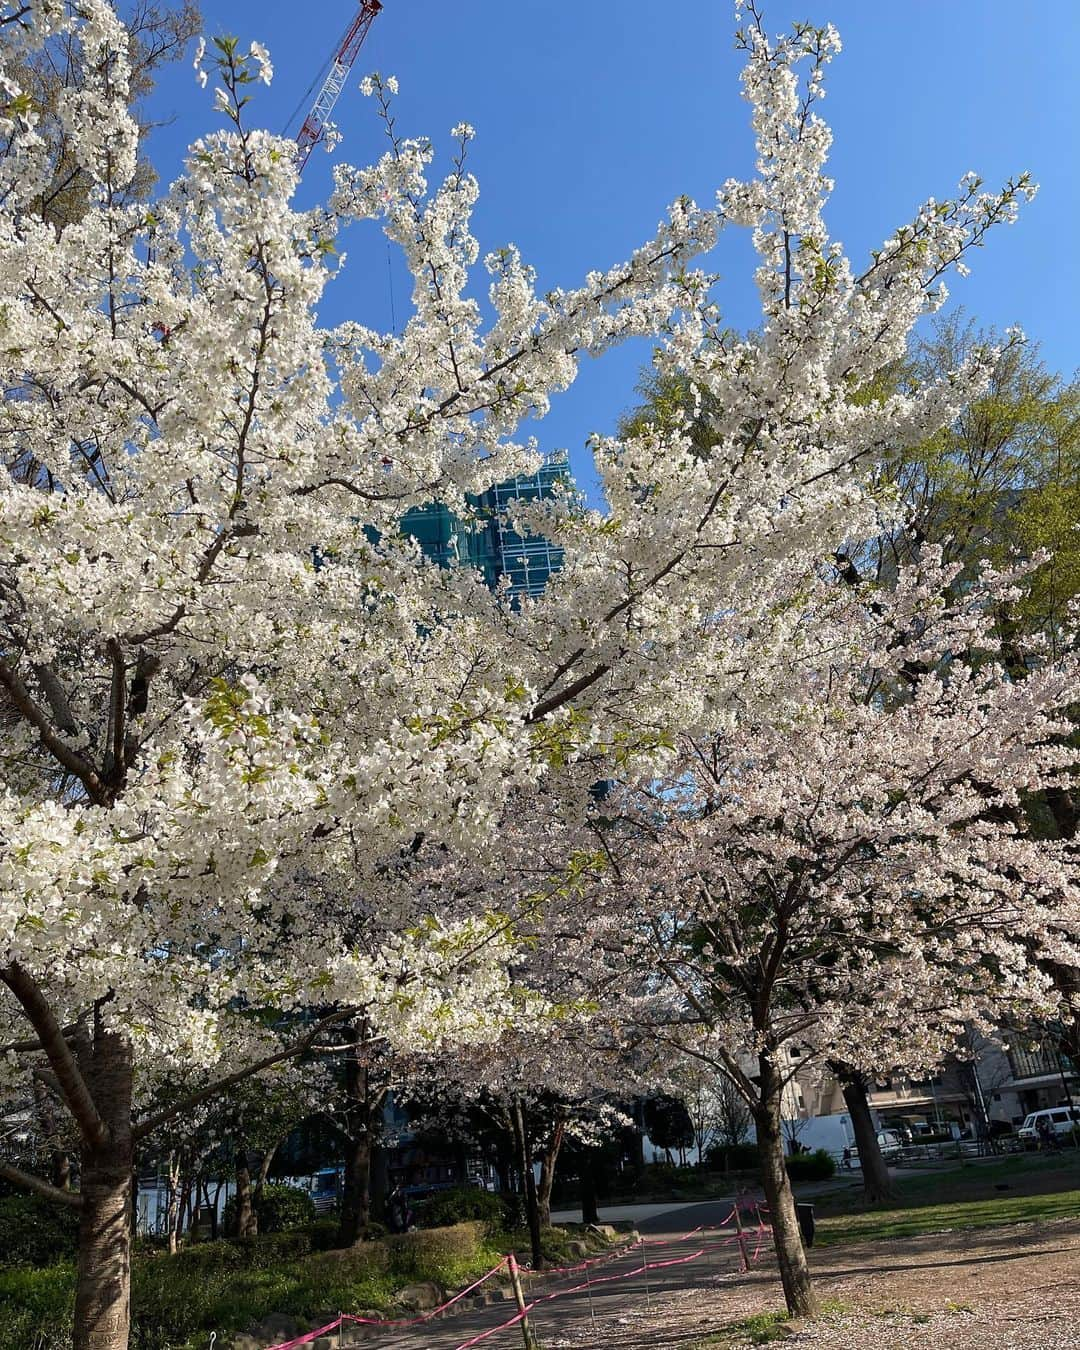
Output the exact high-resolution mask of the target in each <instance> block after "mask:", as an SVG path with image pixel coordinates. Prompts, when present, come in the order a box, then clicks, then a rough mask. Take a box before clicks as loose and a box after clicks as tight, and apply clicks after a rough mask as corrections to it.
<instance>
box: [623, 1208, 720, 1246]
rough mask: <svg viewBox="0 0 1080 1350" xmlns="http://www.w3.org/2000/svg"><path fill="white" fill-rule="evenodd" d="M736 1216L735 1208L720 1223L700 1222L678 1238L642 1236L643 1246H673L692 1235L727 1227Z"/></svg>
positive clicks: (687, 1239)
mask: <svg viewBox="0 0 1080 1350" xmlns="http://www.w3.org/2000/svg"><path fill="white" fill-rule="evenodd" d="M734 1218H735V1211H734V1209H733V1210H732V1211H731V1213H730V1214H729V1215H728V1216H727V1218H726V1219H721V1220H720V1222H719V1223H710V1224H704V1223H699V1224H698V1226H697V1227H696V1228H691V1230H690V1232H689V1233H684V1234H683V1235H682V1237H677V1238H642V1239H641V1243H642V1246H645V1247H672V1246H674V1245H675V1243H677V1242H689V1241H690V1239H691V1238H692V1237H697V1235H698V1234H699V1233H716V1232H719V1230H720V1229H721V1228H726V1227H727V1226H728V1224H730V1223H731V1222H732V1220H733V1219H734Z"/></svg>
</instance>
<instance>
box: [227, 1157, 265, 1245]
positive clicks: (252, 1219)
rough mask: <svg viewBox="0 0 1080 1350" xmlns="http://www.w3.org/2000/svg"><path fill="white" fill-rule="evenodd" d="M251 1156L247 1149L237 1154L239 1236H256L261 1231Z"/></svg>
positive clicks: (237, 1234) (237, 1217)
mask: <svg viewBox="0 0 1080 1350" xmlns="http://www.w3.org/2000/svg"><path fill="white" fill-rule="evenodd" d="M250 1164H251V1158H250V1155H249V1154H248V1152H247V1150H246V1149H241V1150H240V1151H239V1152H238V1153H237V1155H236V1217H235V1219H234V1220H233V1223H234V1225H235V1230H236V1236H237V1237H254V1236H255V1235H256V1233H258V1231H259V1218H258V1215H257V1214H256V1213H255V1204H254V1197H253V1195H252V1190H251V1165H250Z"/></svg>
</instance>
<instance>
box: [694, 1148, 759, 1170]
mask: <svg viewBox="0 0 1080 1350" xmlns="http://www.w3.org/2000/svg"><path fill="white" fill-rule="evenodd" d="M705 1162H706V1164H707V1165H708V1166H709V1167H711V1168H715V1169H716V1170H717V1171H719V1172H756V1171H758V1169H759V1168H760V1167H761V1155H760V1154H759V1153H758V1146H757V1144H713V1145H712V1147H711V1148H708V1149H706V1151H705Z"/></svg>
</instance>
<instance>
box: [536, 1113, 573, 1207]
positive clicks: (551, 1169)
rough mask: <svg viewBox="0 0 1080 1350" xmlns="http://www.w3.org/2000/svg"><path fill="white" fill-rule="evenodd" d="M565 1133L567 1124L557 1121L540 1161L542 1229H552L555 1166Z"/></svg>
mask: <svg viewBox="0 0 1080 1350" xmlns="http://www.w3.org/2000/svg"><path fill="white" fill-rule="evenodd" d="M565 1133H566V1125H565V1123H564V1122H563V1121H561V1120H559V1121H556V1123H555V1128H554V1129H553V1130H552V1132H551V1139H550V1141H549V1142H548V1146H547V1148H546V1149H545V1150H544V1152H543V1155H542V1157H541V1159H540V1189H539V1192H538V1193H537V1198H536V1202H537V1209H538V1213H539V1217H540V1227H541V1228H550V1227H551V1188H552V1186H554V1184H555V1164H556V1163H557V1162H558V1160H559V1149H560V1148H562V1141H563V1135H564V1134H565Z"/></svg>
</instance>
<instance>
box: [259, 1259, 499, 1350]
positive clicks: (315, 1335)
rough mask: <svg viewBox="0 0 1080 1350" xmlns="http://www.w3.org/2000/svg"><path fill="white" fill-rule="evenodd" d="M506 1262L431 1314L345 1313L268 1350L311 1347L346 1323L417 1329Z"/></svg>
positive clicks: (469, 1291) (496, 1272)
mask: <svg viewBox="0 0 1080 1350" xmlns="http://www.w3.org/2000/svg"><path fill="white" fill-rule="evenodd" d="M506 1262H507V1258H506V1257H505V1256H504V1257H503V1259H502V1260H501V1261H500V1262H499V1264H498V1265H497V1266H492V1267H491V1269H490V1270H489V1271H488V1272H487V1273H486V1274H485V1275H481V1276H480V1278H479V1279H478V1280H475V1281H474V1282H473V1283H472V1284H470V1285H469V1286H468V1288H467V1289H461V1290H459V1291H458V1292H457V1293H456V1294H455V1295H454V1297H453V1298H448V1299H447V1300H446V1302H445V1303H440V1304H439V1306H438V1307H437V1308H432V1309H431V1310H430V1311H429V1312H426V1313H421V1314H420V1316H419V1317H397V1318H381V1317H356V1316H354V1315H353V1314H352V1313H344V1314H343V1315H342V1316H341V1317H339V1318H338V1319H337V1321H336V1322H329V1323H328V1324H327V1325H326V1326H325V1327H320V1328H319V1329H318V1331H309V1332H308V1333H307V1335H306V1336H297V1337H296V1338H295V1339H294V1340H291V1341H282V1342H281V1343H280V1344H278V1345H271V1346H268V1347H267V1350H295V1347H296V1346H298V1345H310V1343H311V1342H312V1341H317V1340H318V1339H319V1337H320V1336H325V1335H326V1334H327V1332H329V1331H336V1330H337V1329H338V1328H339V1327H342V1326H344V1325H345V1323H346V1322H352V1323H353V1324H354V1325H363V1326H369V1327H415V1326H419V1325H420V1324H421V1323H423V1322H430V1321H431V1320H432V1318H434V1317H438V1316H439V1314H440V1313H444V1312H445V1311H446V1310H447V1308H452V1307H453V1306H454V1304H455V1303H459V1302H460V1301H461V1300H462V1299H463V1298H464V1297H465V1296H466V1294H471V1293H472V1292H473V1290H474V1289H479V1288H480V1286H481V1285H482V1284H484V1283H485V1282H486V1281H488V1280H490V1279H491V1277H492V1275H497V1274H498V1273H499V1271H500V1270H502V1268H503V1267H504V1266H505V1265H506Z"/></svg>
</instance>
